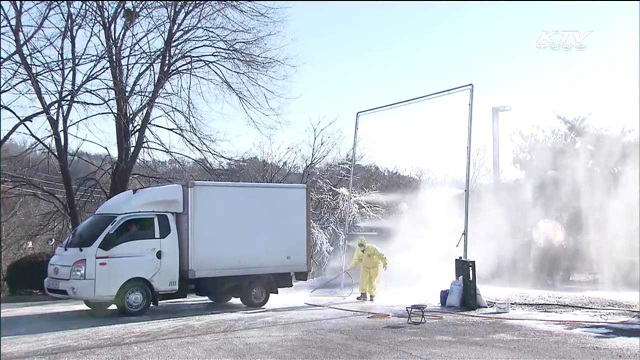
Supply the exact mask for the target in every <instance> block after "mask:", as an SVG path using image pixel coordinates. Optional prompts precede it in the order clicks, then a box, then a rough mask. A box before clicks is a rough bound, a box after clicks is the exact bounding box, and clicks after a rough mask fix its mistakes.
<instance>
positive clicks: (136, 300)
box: [124, 289, 144, 311]
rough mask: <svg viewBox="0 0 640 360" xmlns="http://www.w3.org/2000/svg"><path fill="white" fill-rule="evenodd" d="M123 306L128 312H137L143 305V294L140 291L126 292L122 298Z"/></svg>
mask: <svg viewBox="0 0 640 360" xmlns="http://www.w3.org/2000/svg"><path fill="white" fill-rule="evenodd" d="M124 299H125V304H126V305H127V309H129V310H134V311H135V310H138V309H140V308H141V307H142V306H143V305H144V294H143V293H142V291H141V290H140V289H131V290H129V291H127V295H125V297H124Z"/></svg>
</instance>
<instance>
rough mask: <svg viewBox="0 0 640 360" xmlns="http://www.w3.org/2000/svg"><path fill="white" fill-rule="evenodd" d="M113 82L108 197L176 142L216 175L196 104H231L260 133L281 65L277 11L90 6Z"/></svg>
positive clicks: (216, 5) (240, 5)
mask: <svg viewBox="0 0 640 360" xmlns="http://www.w3.org/2000/svg"><path fill="white" fill-rule="evenodd" d="M91 6H92V8H93V12H94V14H95V17H96V18H97V19H98V23H99V26H100V28H101V32H102V38H103V45H104V49H105V53H106V55H107V60H108V66H109V72H108V74H107V76H105V78H104V83H105V84H107V85H108V87H109V92H110V94H109V95H107V96H106V97H105V101H107V100H108V101H109V105H108V107H109V111H110V112H111V113H112V115H113V117H114V119H115V129H116V136H117V149H118V153H117V159H116V160H115V162H114V167H113V170H112V173H111V185H110V189H109V195H110V196H114V195H116V194H118V193H120V192H122V191H124V190H126V189H127V187H128V185H129V181H130V177H131V174H132V173H133V169H134V167H135V165H136V162H137V161H138V158H139V157H140V154H141V153H143V151H149V152H157V151H160V152H164V153H169V154H170V153H173V152H174V150H173V149H171V148H170V147H169V146H167V139H169V138H177V139H180V140H181V142H182V143H183V144H184V145H185V147H186V148H187V149H188V151H185V152H184V154H183V155H185V156H189V153H192V154H193V153H195V154H200V156H199V159H201V160H204V162H205V165H206V166H207V167H209V168H213V167H214V165H215V164H212V163H211V161H213V160H216V159H219V155H220V154H218V153H217V152H215V151H214V150H213V148H212V144H215V142H214V141H213V140H214V138H213V137H211V136H208V135H207V132H206V130H205V129H204V127H203V118H202V117H201V116H200V115H199V111H198V110H199V108H200V106H198V101H199V102H201V103H211V102H212V100H214V101H215V100H216V99H217V98H218V97H222V99H223V100H226V101H229V102H231V103H234V104H237V105H239V106H240V108H241V109H242V110H243V111H244V112H245V113H246V114H247V115H248V116H249V119H250V121H251V122H252V123H253V124H254V125H256V126H258V127H260V126H263V125H265V123H264V122H263V120H262V117H263V116H270V115H274V114H276V113H277V111H276V110H277V108H276V107H275V106H274V104H273V102H272V101H273V100H275V99H278V98H280V96H281V94H279V93H278V92H277V86H276V84H277V83H278V82H279V81H280V80H282V79H284V76H283V71H282V70H283V69H285V68H286V67H287V61H286V60H287V59H286V58H285V57H284V56H282V55H281V54H280V48H279V47H278V46H277V45H276V44H274V43H273V41H274V39H275V38H277V35H278V34H279V25H280V23H281V20H280V18H279V9H278V8H275V7H271V6H269V5H266V4H263V3H254V2H208V1H190V2H177V1H171V2H160V1H144V2H143V1H139V2H138V1H136V2H124V1H121V2H96V3H94V4H92V5H91Z"/></svg>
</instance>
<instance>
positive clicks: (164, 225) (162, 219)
mask: <svg viewBox="0 0 640 360" xmlns="http://www.w3.org/2000/svg"><path fill="white" fill-rule="evenodd" d="M158 228H159V229H160V239H164V238H166V237H167V236H169V234H170V233H171V226H170V225H169V218H168V217H167V215H158Z"/></svg>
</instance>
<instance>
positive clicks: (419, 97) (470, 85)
mask: <svg viewBox="0 0 640 360" xmlns="http://www.w3.org/2000/svg"><path fill="white" fill-rule="evenodd" d="M472 86H473V84H467V85H463V86H458V87H455V88H451V89H448V90H443V91H438V92H435V93H432V94H427V95H422V96H418V97H415V98H413V99H409V100H403V101H398V102H395V103H392V104H388V105H382V106H378V107H374V108H371V109H367V110H363V111H358V113H357V114H356V117H357V116H359V115H362V114H364V113H367V112H371V111H376V110H382V109H384V108H388V107H392V106H396V105H401V104H405V103H410V102H413V101H417V100H420V99H424V98H428V97H431V96H436V95H440V94H444V93H448V92H451V91H455V90H460V89H464V88H467V87H472Z"/></svg>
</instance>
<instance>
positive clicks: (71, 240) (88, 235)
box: [60, 215, 116, 248]
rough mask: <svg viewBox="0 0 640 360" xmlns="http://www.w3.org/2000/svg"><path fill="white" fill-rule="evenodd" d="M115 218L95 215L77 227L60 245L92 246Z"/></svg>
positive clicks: (74, 246)
mask: <svg viewBox="0 0 640 360" xmlns="http://www.w3.org/2000/svg"><path fill="white" fill-rule="evenodd" d="M115 218H116V217H115V216H110V215H93V216H92V217H90V218H88V219H87V220H85V221H84V222H83V223H82V224H80V226H78V227H77V228H75V229H74V230H73V231H72V232H71V234H70V235H69V237H68V238H67V240H66V241H65V242H63V243H62V244H61V245H60V246H63V247H65V246H66V247H67V248H85V247H90V246H91V245H93V243H95V242H96V240H97V239H98V237H99V236H100V235H102V232H103V231H104V229H106V228H107V226H109V224H111V222H112V221H113V220H114V219H115Z"/></svg>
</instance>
